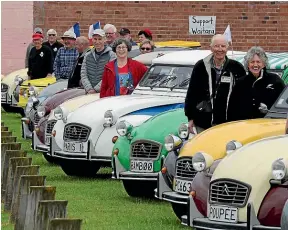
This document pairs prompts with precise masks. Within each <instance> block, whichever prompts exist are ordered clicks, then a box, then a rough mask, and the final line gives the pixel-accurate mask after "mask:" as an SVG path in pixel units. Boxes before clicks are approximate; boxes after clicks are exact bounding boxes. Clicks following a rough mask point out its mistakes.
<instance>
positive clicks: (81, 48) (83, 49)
mask: <svg viewBox="0 0 288 230" xmlns="http://www.w3.org/2000/svg"><path fill="white" fill-rule="evenodd" d="M76 49H77V50H78V53H79V55H78V58H77V61H76V64H75V66H74V69H73V73H72V75H71V77H70V78H69V80H68V87H67V88H68V89H70V88H74V87H80V85H81V84H80V81H81V75H80V74H81V67H82V63H83V60H84V56H85V55H86V53H88V52H90V46H89V40H88V39H87V38H86V37H84V36H80V37H78V38H76Z"/></svg>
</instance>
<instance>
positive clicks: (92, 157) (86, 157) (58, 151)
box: [49, 136, 111, 162]
mask: <svg viewBox="0 0 288 230" xmlns="http://www.w3.org/2000/svg"><path fill="white" fill-rule="evenodd" d="M87 150H88V151H87V152H83V153H70V152H65V151H63V150H62V148H60V147H59V146H58V145H57V143H56V141H55V138H54V137H53V136H52V137H51V141H50V151H49V154H50V156H52V157H57V158H61V159H66V160H79V161H96V162H111V157H103V156H97V154H96V153H95V151H94V148H93V147H92V145H91V144H90V140H88V147H87Z"/></svg>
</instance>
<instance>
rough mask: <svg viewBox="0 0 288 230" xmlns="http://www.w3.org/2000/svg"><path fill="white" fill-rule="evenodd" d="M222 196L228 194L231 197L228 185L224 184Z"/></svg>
mask: <svg viewBox="0 0 288 230" xmlns="http://www.w3.org/2000/svg"><path fill="white" fill-rule="evenodd" d="M222 194H226V195H227V196H229V195H230V191H229V188H228V186H227V184H224V187H223V189H222Z"/></svg>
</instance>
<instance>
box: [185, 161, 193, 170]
mask: <svg viewBox="0 0 288 230" xmlns="http://www.w3.org/2000/svg"><path fill="white" fill-rule="evenodd" d="M185 170H188V171H192V170H191V166H190V164H189V162H186V164H185Z"/></svg>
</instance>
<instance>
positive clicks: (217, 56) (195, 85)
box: [184, 34, 246, 133]
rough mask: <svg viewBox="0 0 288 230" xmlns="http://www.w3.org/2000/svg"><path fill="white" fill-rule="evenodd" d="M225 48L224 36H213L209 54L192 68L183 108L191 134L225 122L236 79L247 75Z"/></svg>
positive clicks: (226, 47)
mask: <svg viewBox="0 0 288 230" xmlns="http://www.w3.org/2000/svg"><path fill="white" fill-rule="evenodd" d="M228 47H229V45H228V42H227V40H226V38H225V36H224V35H222V34H217V35H215V36H213V38H212V40H211V44H210V48H211V51H212V54H210V55H209V56H207V57H206V58H204V59H202V60H199V61H198V62H197V63H196V64H195V66H194V68H193V72H192V75H191V79H190V84H189V88H188V91H187V95H186V99H185V107H184V110H185V115H186V116H187V118H188V121H189V130H190V132H191V133H194V132H195V129H196V132H197V133H199V132H202V131H203V130H205V129H207V128H210V127H211V126H214V125H217V124H221V123H224V122H226V121H227V108H228V104H229V98H230V95H231V92H232V90H233V87H234V85H235V79H237V78H240V77H242V76H245V74H246V72H245V69H244V67H243V66H242V64H240V63H239V62H237V61H235V60H232V59H229V58H228V57H227V56H226V54H227V50H228Z"/></svg>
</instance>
